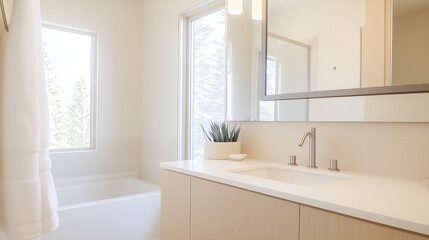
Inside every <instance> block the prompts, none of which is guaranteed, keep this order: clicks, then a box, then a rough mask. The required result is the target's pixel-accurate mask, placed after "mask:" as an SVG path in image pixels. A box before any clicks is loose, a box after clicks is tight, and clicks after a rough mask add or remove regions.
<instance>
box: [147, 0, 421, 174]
mask: <svg viewBox="0 0 429 240" xmlns="http://www.w3.org/2000/svg"><path fill="white" fill-rule="evenodd" d="M196 3H198V1H195V0H180V1H169V0H146V1H145V2H144V17H143V22H144V33H145V34H144V46H145V54H144V59H145V61H144V64H145V67H144V70H145V77H144V89H145V91H144V93H145V94H144V102H143V103H144V106H143V109H144V117H143V122H144V127H143V128H144V129H143V130H144V133H145V134H144V141H143V151H144V159H143V176H144V177H146V178H148V179H150V180H152V181H155V182H159V180H160V176H159V171H160V170H159V163H161V162H165V161H175V160H177V159H178V158H177V154H176V152H177V141H178V140H177V106H178V99H177V96H178V95H177V87H178V82H179V79H178V65H179V62H178V58H179V57H178V52H179V50H178V44H177V43H178V36H179V32H178V31H179V28H178V14H179V12H181V11H183V10H185V9H187V8H190V7H191V6H193V5H194V4H196ZM155 23H156V24H155ZM313 126H314V127H316V128H317V131H318V132H317V134H318V136H317V162H318V165H319V166H320V167H328V164H329V159H330V158H335V159H338V160H339V166H340V168H341V169H343V170H351V171H359V172H365V173H375V174H382V175H389V176H404V177H416V178H429V159H428V158H429V157H428V156H429V148H428V147H427V146H428V143H429V123H293V122H278V123H268V122H265V123H262V122H261V123H257V122H255V123H244V124H243V130H242V135H241V140H242V141H243V152H245V153H248V154H249V157H252V158H259V159H265V160H269V161H282V162H286V161H288V158H289V157H288V156H289V154H295V155H297V159H298V163H299V164H302V165H304V164H305V163H306V161H307V159H308V145H307V144H308V143H306V144H305V145H304V147H303V148H298V147H297V143H298V141H299V140H300V138H301V136H302V134H303V133H304V132H305V131H307V130H308V129H309V128H310V127H313Z"/></svg>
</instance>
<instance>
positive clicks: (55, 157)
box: [41, 0, 177, 178]
mask: <svg viewBox="0 0 429 240" xmlns="http://www.w3.org/2000/svg"><path fill="white" fill-rule="evenodd" d="M142 8H143V6H142V2H141V1H140V0H73V1H70V0H41V10H42V20H43V21H46V22H50V23H56V24H62V25H65V26H71V27H75V28H82V29H86V30H90V31H95V32H97V33H98V34H99V35H98V37H99V38H98V40H99V79H98V144H97V150H96V151H89V152H79V153H68V154H51V159H52V173H53V175H54V177H55V178H63V177H74V176H80V175H89V174H101V173H108V172H120V171H139V169H140V165H141V158H142V152H141V139H142V104H143V103H142V92H143V90H142V76H143V72H142V65H143V63H142V61H143V59H142V58H143V44H142V42H143V31H142V29H143V27H142V22H143V17H142V14H143V13H142V12H143V9H142ZM176 45H177V44H176ZM176 45H175V46H176ZM161 91H162V90H161Z"/></svg>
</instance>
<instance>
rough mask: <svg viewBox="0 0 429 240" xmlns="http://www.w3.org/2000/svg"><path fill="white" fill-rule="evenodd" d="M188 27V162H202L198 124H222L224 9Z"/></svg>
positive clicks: (198, 19)
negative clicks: (189, 47) (189, 97)
mask: <svg viewBox="0 0 429 240" xmlns="http://www.w3.org/2000/svg"><path fill="white" fill-rule="evenodd" d="M190 27H191V29H190V30H191V46H192V47H191V62H190V65H191V69H192V72H191V94H190V96H191V116H190V121H191V129H190V135H191V136H190V137H191V148H190V151H191V153H190V157H191V158H192V159H197V158H203V149H204V142H205V139H204V136H203V133H202V130H201V124H203V125H205V126H207V124H208V123H209V122H210V121H224V120H225V107H226V104H225V9H221V10H217V11H215V12H211V13H209V14H207V15H204V16H202V17H199V18H197V19H194V20H192V21H191V23H190Z"/></svg>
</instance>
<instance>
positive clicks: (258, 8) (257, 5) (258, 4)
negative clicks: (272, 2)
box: [252, 0, 262, 20]
mask: <svg viewBox="0 0 429 240" xmlns="http://www.w3.org/2000/svg"><path fill="white" fill-rule="evenodd" d="M252 18H253V19H254V20H262V0H252Z"/></svg>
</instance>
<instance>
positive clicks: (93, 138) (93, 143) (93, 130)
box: [42, 22, 99, 154]
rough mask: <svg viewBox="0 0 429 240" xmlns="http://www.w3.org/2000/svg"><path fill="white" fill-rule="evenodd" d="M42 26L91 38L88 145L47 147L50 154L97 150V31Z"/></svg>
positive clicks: (52, 24) (43, 24)
mask: <svg viewBox="0 0 429 240" xmlns="http://www.w3.org/2000/svg"><path fill="white" fill-rule="evenodd" d="M42 27H44V28H50V29H54V30H59V31H64V32H70V33H76V34H81V35H87V36H90V37H91V38H92V48H91V51H92V59H91V70H92V71H91V89H90V93H91V96H90V101H91V102H90V107H91V110H90V115H91V116H90V117H91V126H90V147H80V148H56V149H49V153H50V154H60V153H75V152H88V151H96V150H97V142H98V131H97V125H98V52H99V51H98V46H99V43H98V33H97V32H93V31H89V30H85V29H79V28H74V27H69V26H64V25H60V24H55V23H50V22H42Z"/></svg>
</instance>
